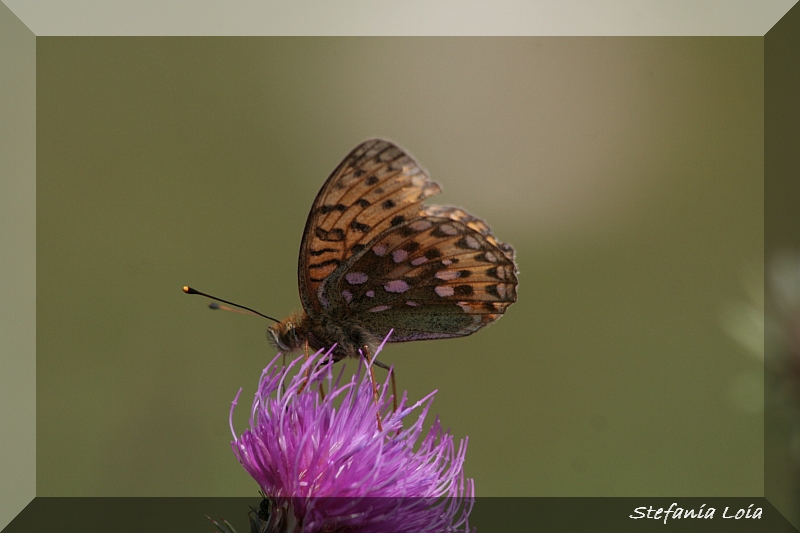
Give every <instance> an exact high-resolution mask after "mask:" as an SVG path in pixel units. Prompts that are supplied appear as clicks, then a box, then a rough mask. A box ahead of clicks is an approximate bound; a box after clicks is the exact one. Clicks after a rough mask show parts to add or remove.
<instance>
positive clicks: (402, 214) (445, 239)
mask: <svg viewBox="0 0 800 533" xmlns="http://www.w3.org/2000/svg"><path fill="white" fill-rule="evenodd" d="M439 192H441V188H440V187H439V185H438V184H437V183H436V182H433V181H431V180H430V178H429V177H428V175H427V174H426V172H425V170H423V169H422V168H421V167H420V166H419V165H418V164H417V163H416V162H415V161H414V159H413V158H412V157H411V156H410V155H409V154H408V153H406V152H405V151H403V150H402V149H401V148H399V147H397V146H396V145H394V144H393V143H391V142H389V141H386V140H382V139H371V140H368V141H365V142H363V143H361V144H359V145H358V146H356V147H355V148H354V149H353V151H351V152H350V153H349V154H348V155H347V157H345V158H344V160H343V161H342V162H341V163H340V164H339V166H338V167H336V170H334V171H333V173H332V174H331V175H330V177H328V179H327V180H326V181H325V183H324V184H323V185H322V189H320V191H319V193H318V194H317V197H316V199H315V200H314V203H313V205H312V206H311V211H310V213H309V214H308V219H307V220H306V225H305V230H304V231H303V239H302V242H301V244H300V258H299V261H298V267H297V273H298V283H299V288H300V300H301V302H302V305H303V311H301V312H299V313H295V314H293V315H291V316H289V317H288V318H286V319H285V320H283V321H280V322H277V323H275V324H272V325H271V326H270V328H269V337H270V341H271V343H272V344H273V346H274V347H275V348H276V349H278V350H281V351H284V352H286V351H295V350H298V349H300V348H302V347H305V348H306V349H308V347H310V348H313V349H314V350H319V349H322V348H329V347H331V346H334V345H335V348H334V350H333V352H332V354H331V356H332V358H333V360H334V362H335V361H339V360H341V359H344V358H345V357H360V356H363V355H364V353H365V352H369V353H374V351H375V348H376V346H377V344H378V342H380V341H381V340H382V339H383V338H385V337H386V336H387V335H388V334H389V332H390V330H393V333H392V335H391V337H390V338H389V342H406V341H417V340H425V339H446V338H453V337H463V336H465V335H470V334H472V333H474V332H475V331H477V330H479V329H480V328H482V327H484V326H486V325H487V324H489V323H491V322H494V321H495V320H497V319H499V318H500V317H501V316H502V315H503V313H504V312H505V310H506V309H507V308H508V306H510V305H511V304H512V303H514V302H515V301H516V300H517V293H516V288H517V266H516V263H515V262H514V249H513V248H512V247H511V246H510V245H508V244H504V243H502V242H500V241H498V240H497V239H495V238H494V236H493V235H492V232H491V230H490V229H489V226H487V225H486V223H485V222H483V221H482V220H481V219H479V218H476V217H474V216H472V215H470V214H468V213H467V212H465V211H463V210H462V209H459V208H457V207H448V206H441V205H429V206H426V205H424V204H423V203H422V202H423V200H425V199H426V198H428V197H429V196H432V195H434V194H438V193H439Z"/></svg>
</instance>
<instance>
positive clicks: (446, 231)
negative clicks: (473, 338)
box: [323, 206, 517, 342]
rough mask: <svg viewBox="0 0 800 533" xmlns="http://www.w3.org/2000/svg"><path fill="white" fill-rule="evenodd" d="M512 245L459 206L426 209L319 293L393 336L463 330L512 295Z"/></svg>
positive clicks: (490, 317)
mask: <svg viewBox="0 0 800 533" xmlns="http://www.w3.org/2000/svg"><path fill="white" fill-rule="evenodd" d="M516 285H517V278H516V266H515V264H514V251H513V249H512V248H511V247H510V246H509V245H506V244H504V243H500V242H498V241H497V240H496V239H495V238H494V237H493V236H492V234H491V231H490V230H489V227H488V226H487V225H486V224H485V223H484V222H483V221H481V220H480V219H477V218H475V217H473V216H471V215H469V214H467V213H465V212H464V211H463V210H461V209H458V208H453V207H446V206H429V207H426V208H425V209H424V211H423V213H422V216H420V217H419V218H416V219H412V220H410V221H408V222H406V223H404V224H402V225H399V226H398V227H395V228H391V229H390V230H388V231H386V232H385V233H384V234H382V235H381V236H379V237H378V238H376V239H375V240H374V241H373V242H371V243H370V245H369V247H368V248H367V249H365V250H363V251H361V252H359V253H358V254H357V255H354V256H353V257H351V258H350V260H348V261H347V262H346V263H343V264H342V265H341V266H340V268H339V269H338V270H337V271H336V272H334V273H333V274H332V275H331V277H330V279H329V280H328V281H326V283H325V291H324V294H323V298H324V299H325V300H327V301H328V302H330V304H331V306H332V307H335V308H342V309H345V314H346V315H347V316H348V317H349V319H351V320H353V321H355V322H357V323H359V324H361V325H363V326H364V327H365V328H366V329H368V330H369V331H371V332H373V333H374V334H376V335H379V336H383V335H385V334H386V333H388V331H389V329H391V328H394V330H395V331H394V333H393V335H392V337H391V339H390V340H391V341H392V342H402V341H410V340H421V339H433V338H447V337H458V336H464V335H469V334H470V333H473V332H474V331H476V330H478V329H479V328H481V327H483V326H484V325H486V324H488V323H490V322H492V321H494V320H497V319H498V318H499V317H500V316H502V314H503V312H504V311H505V309H506V308H507V307H508V306H509V305H511V304H512V303H513V302H514V301H516Z"/></svg>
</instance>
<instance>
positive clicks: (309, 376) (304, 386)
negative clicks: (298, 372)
mask: <svg viewBox="0 0 800 533" xmlns="http://www.w3.org/2000/svg"><path fill="white" fill-rule="evenodd" d="M305 354H306V363H308V341H306V342H305ZM309 379H311V367H309V368H307V369H306V380H305V381H304V382H303V384H302V385H300V388H299V389H297V394H300V393H301V392H303V391H304V390H305V388H306V385H308V380H309Z"/></svg>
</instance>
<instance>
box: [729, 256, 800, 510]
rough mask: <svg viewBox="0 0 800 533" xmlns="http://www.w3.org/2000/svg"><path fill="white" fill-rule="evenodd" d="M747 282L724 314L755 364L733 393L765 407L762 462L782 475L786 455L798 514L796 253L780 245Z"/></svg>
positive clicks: (799, 298) (745, 405)
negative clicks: (762, 269)
mask: <svg viewBox="0 0 800 533" xmlns="http://www.w3.org/2000/svg"><path fill="white" fill-rule="evenodd" d="M745 288H746V291H747V296H748V298H747V302H741V303H739V304H737V305H735V306H732V307H731V308H730V309H729V311H728V312H727V313H726V314H725V319H724V325H725V327H726V330H727V331H728V332H729V334H730V335H731V336H732V337H733V338H734V339H736V340H737V341H738V342H739V343H740V344H741V345H742V346H744V347H745V348H747V351H748V353H750V354H751V355H752V356H753V357H754V358H755V360H756V361H757V362H758V363H759V365H758V367H757V368H754V370H753V371H752V372H746V373H743V374H741V375H740V376H739V377H738V378H737V379H736V380H734V382H733V384H732V385H733V387H732V393H733V396H732V398H733V400H734V403H735V405H736V406H737V407H739V408H740V409H741V410H743V411H745V412H750V413H756V412H764V414H765V424H766V426H765V436H766V438H767V439H769V440H770V442H772V443H776V445H775V446H767V445H766V442H765V453H766V454H767V456H766V457H765V460H766V466H765V468H775V469H777V470H784V472H782V473H780V475H781V476H785V475H786V472H785V471H786V459H787V458H788V461H789V462H790V465H789V469H788V478H789V479H788V480H787V483H788V484H789V487H787V488H786V490H787V491H788V492H789V493H790V494H788V496H787V500H788V501H791V502H793V503H792V505H793V506H794V510H793V511H794V514H795V519H797V518H798V517H800V504H799V503H798V497H797V496H798V494H800V253H798V252H791V251H783V252H781V253H779V254H777V255H775V256H774V257H773V258H772V259H771V260H769V261H768V262H767V263H766V272H765V276H764V277H763V279H762V278H761V276H758V275H756V274H755V273H754V274H753V275H751V276H750V279H749V280H748V281H747V282H746V283H745ZM761 368H763V380H762V379H761V372H760V369H761ZM767 433H769V434H768V435H767ZM781 443H785V444H781ZM778 444H780V445H781V446H783V447H785V448H786V449H781V447H780V446H778ZM778 455H782V456H784V457H783V458H782V457H778ZM772 465H774V466H772ZM772 485H775V484H774V483H773V484H772Z"/></svg>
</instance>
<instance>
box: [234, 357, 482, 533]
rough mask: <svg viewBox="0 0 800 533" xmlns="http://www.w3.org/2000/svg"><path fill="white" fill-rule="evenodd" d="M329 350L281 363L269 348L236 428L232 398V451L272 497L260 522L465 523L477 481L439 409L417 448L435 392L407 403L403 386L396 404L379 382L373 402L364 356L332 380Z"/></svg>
mask: <svg viewBox="0 0 800 533" xmlns="http://www.w3.org/2000/svg"><path fill="white" fill-rule="evenodd" d="M384 343H385V341H384ZM382 347H383V345H381V347H380V348H379V349H378V350H377V351H378V352H380V349H381V348H382ZM330 355H331V351H328V352H327V353H324V352H323V351H320V352H318V353H316V354H314V355H313V356H311V357H309V358H308V360H305V358H304V357H303V356H300V357H299V358H298V359H296V360H294V361H292V362H291V363H290V364H289V365H288V366H287V367H286V368H282V367H281V365H280V363H279V356H276V358H275V359H273V360H272V362H270V364H269V365H267V367H266V368H265V369H264V371H263V373H262V375H261V380H260V382H259V386H258V391H257V392H256V395H255V399H254V401H253V407H252V411H251V415H250V428H249V429H247V430H245V431H244V433H243V434H242V435H241V436H239V437H237V436H236V432H235V431H234V429H233V422H232V416H233V408H235V406H236V403H237V400H238V395H237V397H236V400H234V402H233V406H232V408H231V431H232V433H233V436H234V440H233V442H232V443H231V445H232V447H233V451H234V454H235V455H236V457H237V458H238V460H239V462H240V463H241V464H242V466H244V468H245V470H247V472H248V473H249V474H250V475H251V476H252V477H253V479H255V480H256V482H257V483H258V484H259V486H260V487H261V490H262V491H263V492H264V494H266V496H267V497H268V498H269V500H270V502H271V513H270V516H269V519H268V520H267V521H266V522H264V524H263V529H262V531H287V532H292V531H304V532H316V531H325V532H337V531H342V532H344V531H348V532H356V531H358V532H365V533H366V532H373V531H374V532H381V533H387V532H395V531H397V532H400V531H409V532H414V533H422V532H428V531H431V532H433V531H436V532H441V531H464V530H467V531H468V530H469V526H468V523H467V517H468V515H469V512H470V511H471V509H472V503H473V502H474V485H473V482H472V480H471V479H469V480H466V481H465V479H464V474H463V471H462V467H463V463H464V456H465V453H466V441H461V442H460V443H459V445H458V449H457V450H456V447H455V444H454V439H453V437H452V435H450V434H449V433H448V432H446V431H443V430H442V427H441V425H440V423H439V420H438V418H437V419H436V421H435V422H434V423H433V426H432V427H431V428H430V430H429V431H428V432H427V434H426V435H425V436H424V438H422V440H421V442H420V443H419V446H418V447H417V449H416V450H415V449H414V448H415V445H416V444H417V441H418V440H419V438H420V436H421V435H422V434H423V427H422V424H423V421H424V419H425V415H426V414H427V413H428V410H429V408H430V405H431V402H432V401H433V396H434V394H435V392H436V391H434V392H432V393H430V394H429V395H427V396H426V397H425V398H423V399H422V400H420V401H418V402H416V403H414V404H413V405H409V404H408V401H407V397H406V394H403V397H402V399H401V400H400V402H399V404H398V408H397V410H396V411H393V409H392V402H391V398H390V397H388V395H387V394H386V391H387V386H386V383H383V385H382V386H379V387H378V391H379V392H378V401H377V403H376V401H375V399H374V395H373V387H372V384H371V381H370V379H369V373H368V372H366V371H365V370H364V368H363V365H362V366H360V367H359V371H358V372H357V373H356V374H355V375H354V376H353V377H352V378H350V380H343V379H342V372H341V371H340V372H339V373H338V376H337V377H336V378H335V379H334V376H333V370H332V365H331V364H329V363H327V361H330V360H331V358H330ZM376 355H377V353H376ZM298 366H299V370H298V371H297V372H296V374H295V375H294V377H291V376H290V371H291V370H292V369H293V368H296V367H298ZM323 385H324V386H323ZM321 386H323V387H322V388H323V389H324V390H327V391H328V392H327V394H323V393H322V392H321V391H320V387H321ZM240 393H241V391H240ZM378 413H380V416H381V420H382V430H379V429H378V424H377V420H376V416H377V414H378ZM412 413H415V414H416V415H417V418H416V419H415V420H414V421H413V422H411V423H410V424H409V427H407V428H404V427H403V421H404V419H406V418H407V417H409V415H411V414H412ZM410 418H413V417H410Z"/></svg>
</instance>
